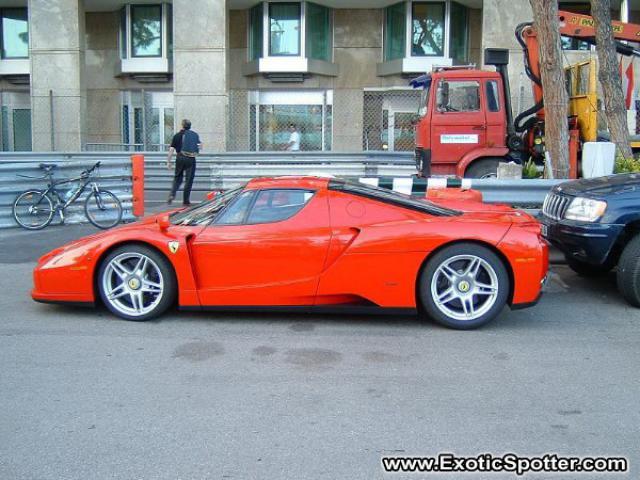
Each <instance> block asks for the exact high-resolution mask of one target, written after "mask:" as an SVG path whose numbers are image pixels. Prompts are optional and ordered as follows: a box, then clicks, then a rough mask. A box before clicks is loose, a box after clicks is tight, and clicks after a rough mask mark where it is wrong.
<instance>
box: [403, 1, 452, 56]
mask: <svg viewBox="0 0 640 480" xmlns="http://www.w3.org/2000/svg"><path fill="white" fill-rule="evenodd" d="M444 14H445V4H444V3H423V2H419V3H418V2H414V3H413V4H412V11H411V26H412V32H411V55H413V56H416V57H442V56H444V40H445V39H444V35H445V25H444V20H445V15H444Z"/></svg>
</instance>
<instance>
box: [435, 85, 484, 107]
mask: <svg viewBox="0 0 640 480" xmlns="http://www.w3.org/2000/svg"><path fill="white" fill-rule="evenodd" d="M437 109H438V111H439V112H478V111H480V83H479V82H476V81H467V80H464V81H462V80H461V81H451V82H449V81H446V80H444V81H440V82H438V92H437Z"/></svg>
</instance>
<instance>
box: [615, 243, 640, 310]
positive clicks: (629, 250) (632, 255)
mask: <svg viewBox="0 0 640 480" xmlns="http://www.w3.org/2000/svg"><path fill="white" fill-rule="evenodd" d="M617 280H618V290H620V293H621V294H622V296H623V297H624V298H625V300H626V301H627V302H629V303H630V304H631V305H633V306H634V307H640V234H639V235H636V236H635V237H633V238H632V239H631V240H630V241H629V243H627V245H626V246H625V247H624V250H623V251H622V255H621V256H620V261H619V262H618V278H617Z"/></svg>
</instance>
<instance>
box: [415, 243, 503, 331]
mask: <svg viewBox="0 0 640 480" xmlns="http://www.w3.org/2000/svg"><path fill="white" fill-rule="evenodd" d="M509 290H510V282H509V275H508V273H507V270H506V268H505V266H504V264H503V263H502V261H501V260H500V258H498V256H497V255H496V254H495V253H493V252H492V251H491V250H489V249H488V248H486V247H483V246H481V245H476V244H472V243H459V244H456V245H452V246H450V247H446V248H444V249H443V250H441V251H439V252H438V253H436V254H435V255H434V256H433V258H431V259H430V260H429V262H428V263H427V265H426V266H425V268H424V270H423V271H422V274H421V275H420V283H419V297H420V300H421V302H422V306H423V307H424V310H425V312H426V313H427V315H428V316H429V317H431V318H432V319H433V320H435V321H437V322H438V323H440V324H442V325H445V326H447V327H450V328H455V329H460V330H467V329H471V328H477V327H479V326H481V325H484V324H485V323H487V322H489V321H490V320H492V319H493V318H495V317H496V316H497V315H498V314H499V313H500V311H501V310H502V309H503V307H504V306H505V304H506V302H507V298H508V295H509Z"/></svg>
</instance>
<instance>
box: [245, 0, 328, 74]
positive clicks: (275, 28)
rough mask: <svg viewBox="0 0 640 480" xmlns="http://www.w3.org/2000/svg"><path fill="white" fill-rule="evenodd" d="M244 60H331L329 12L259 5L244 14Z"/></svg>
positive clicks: (310, 6)
mask: <svg viewBox="0 0 640 480" xmlns="http://www.w3.org/2000/svg"><path fill="white" fill-rule="evenodd" d="M248 46H249V48H248V53H249V55H248V58H249V61H253V60H260V59H262V58H265V59H267V58H271V59H276V60H277V59H278V58H279V57H290V58H289V59H287V60H282V62H289V63H288V65H291V62H293V61H295V59H300V58H312V59H316V60H322V61H325V62H331V61H332V59H333V11H332V10H331V9H330V8H328V7H325V6H323V5H318V4H315V3H311V2H262V3H260V4H258V5H256V6H254V7H253V8H251V9H249V13H248Z"/></svg>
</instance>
